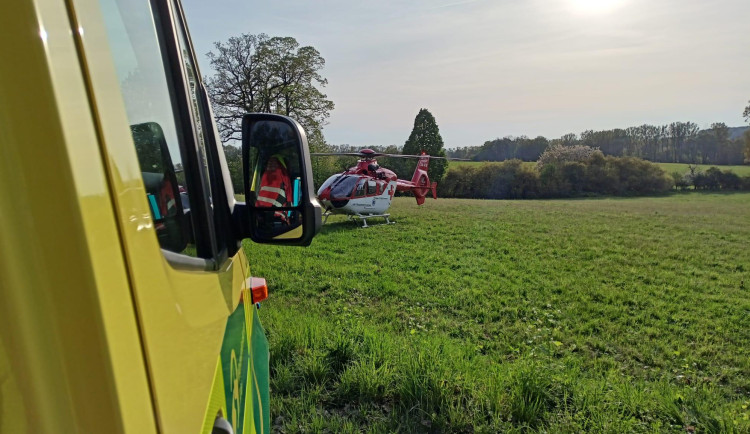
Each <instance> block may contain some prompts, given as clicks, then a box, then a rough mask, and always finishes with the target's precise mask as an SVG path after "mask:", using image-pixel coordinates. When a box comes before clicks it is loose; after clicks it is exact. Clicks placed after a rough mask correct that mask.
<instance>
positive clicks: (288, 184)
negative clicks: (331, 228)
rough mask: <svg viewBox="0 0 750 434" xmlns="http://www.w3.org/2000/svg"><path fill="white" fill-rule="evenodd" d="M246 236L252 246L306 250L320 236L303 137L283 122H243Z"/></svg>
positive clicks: (257, 116) (257, 118) (261, 117)
mask: <svg viewBox="0 0 750 434" xmlns="http://www.w3.org/2000/svg"><path fill="white" fill-rule="evenodd" d="M242 168H243V178H244V184H245V202H246V204H245V208H246V212H244V213H243V218H244V219H246V220H247V221H245V222H243V224H242V226H243V227H244V228H245V230H244V231H243V232H245V234H244V235H245V236H247V237H249V238H250V239H252V240H253V241H255V242H257V243H266V244H287V245H297V246H307V245H310V243H311V242H312V239H313V237H314V236H315V234H316V233H318V231H319V230H320V227H321V224H322V220H321V214H322V213H321V207H320V204H319V203H318V200H317V199H316V198H315V194H314V193H313V177H312V166H311V164H310V151H309V149H308V145H307V136H306V135H305V131H304V129H303V128H302V126H301V125H300V124H298V123H297V122H296V121H295V120H293V119H291V118H288V117H286V116H281V115H274V114H267V113H250V114H246V115H245V116H244V117H243V119H242Z"/></svg>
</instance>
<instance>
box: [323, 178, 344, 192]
mask: <svg viewBox="0 0 750 434" xmlns="http://www.w3.org/2000/svg"><path fill="white" fill-rule="evenodd" d="M342 176H344V175H339V176H331V177H330V178H328V179H326V182H324V183H323V185H321V186H320V189H319V190H320V191H323V190H325V189H326V188H328V187H330V186H331V184H333V183H334V182H336V181H338V180H339V179H340V178H341V177H342Z"/></svg>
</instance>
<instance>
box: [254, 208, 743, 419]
mask: <svg viewBox="0 0 750 434" xmlns="http://www.w3.org/2000/svg"><path fill="white" fill-rule="evenodd" d="M391 212H392V216H393V219H394V220H395V221H397V224H395V225H390V226H378V227H372V228H369V229H358V228H356V227H355V226H354V224H353V223H351V222H347V221H345V220H344V219H343V218H332V219H331V220H329V223H328V224H327V225H326V226H324V228H323V230H322V232H321V233H320V234H319V235H318V236H317V238H316V239H315V240H314V241H313V244H312V246H310V247H309V248H306V249H301V248H290V247H286V248H283V247H271V246H259V245H254V244H251V243H248V244H246V245H245V248H246V251H247V253H248V257H249V258H250V262H251V264H252V272H253V274H254V275H257V276H263V277H266V279H267V280H268V283H269V288H270V297H269V299H268V301H267V302H265V303H263V308H262V309H261V316H262V319H263V321H264V325H265V327H266V330H267V333H268V338H269V342H270V348H271V362H270V363H271V394H272V398H271V400H272V403H271V405H272V408H271V420H272V423H273V424H274V429H276V430H280V431H283V432H301V431H302V432H326V431H327V432H336V433H338V432H395V431H399V432H488V433H489V432H555V433H557V432H612V433H624V432H628V433H629V432H644V433H647V432H648V433H650V432H674V433H684V432H686V431H688V430H690V429H693V428H694V429H695V432H701V433H703V432H750V421H749V420H748V418H750V410H748V406H750V251H749V250H748V240H750V194H746V193H742V194H740V193H738V194H701V193H685V194H674V195H671V196H668V197H660V198H629V199H586V200H549V201H472V200H449V199H439V200H437V201H432V200H430V201H428V202H427V203H426V204H425V205H424V206H422V207H417V206H416V205H415V203H414V200H413V199H412V198H396V200H395V202H394V206H393V207H392V208H391ZM690 427H693V428H690Z"/></svg>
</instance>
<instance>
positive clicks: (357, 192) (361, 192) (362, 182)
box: [354, 176, 367, 197]
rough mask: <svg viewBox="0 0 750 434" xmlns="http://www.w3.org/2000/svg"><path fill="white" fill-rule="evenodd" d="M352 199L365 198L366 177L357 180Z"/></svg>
mask: <svg viewBox="0 0 750 434" xmlns="http://www.w3.org/2000/svg"><path fill="white" fill-rule="evenodd" d="M354 197H367V177H364V176H363V177H361V178H359V181H357V185H356V187H355V188H354Z"/></svg>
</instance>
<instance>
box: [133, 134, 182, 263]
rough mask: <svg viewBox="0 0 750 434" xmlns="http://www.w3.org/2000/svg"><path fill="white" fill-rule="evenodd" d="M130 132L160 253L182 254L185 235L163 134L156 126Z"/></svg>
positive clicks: (175, 181) (170, 160)
mask: <svg viewBox="0 0 750 434" xmlns="http://www.w3.org/2000/svg"><path fill="white" fill-rule="evenodd" d="M130 131H131V133H132V134H133V141H134V142H135V149H136V152H137V154H138V163H139V164H140V166H141V176H142V177H143V185H144V187H146V197H147V199H148V204H149V208H150V209H151V217H152V218H153V221H154V227H155V229H156V235H157V237H158V239H159V244H160V245H161V247H162V248H163V249H166V250H170V251H172V252H178V253H179V252H182V251H183V250H185V248H186V247H187V244H188V237H187V234H188V231H187V227H186V225H185V220H186V219H185V216H184V215H183V207H182V200H181V197H180V190H179V185H178V183H177V176H176V173H175V168H174V165H173V164H172V158H171V156H170V154H169V148H168V147H167V142H166V140H165V139H164V132H163V130H162V129H161V126H160V125H159V124H157V123H156V122H146V123H143V124H137V125H131V126H130Z"/></svg>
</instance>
